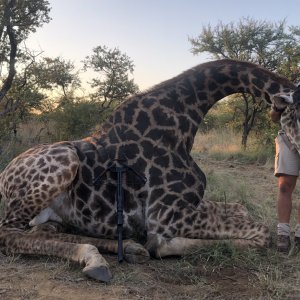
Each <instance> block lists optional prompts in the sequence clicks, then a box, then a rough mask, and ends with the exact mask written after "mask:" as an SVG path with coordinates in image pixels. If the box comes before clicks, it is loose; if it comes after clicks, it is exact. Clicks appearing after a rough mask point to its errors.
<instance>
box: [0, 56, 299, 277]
mask: <svg viewBox="0 0 300 300" xmlns="http://www.w3.org/2000/svg"><path fill="white" fill-rule="evenodd" d="M294 88H295V87H294V85H293V84H291V83H290V82H289V81H288V80H286V79H285V78H283V77H280V76H278V75H275V74H274V73H271V72H269V71H267V70H265V69H263V68H260V67H258V66H256V65H253V64H250V63H246V62H238V61H232V60H221V61H214V62H210V63H206V64H202V65H199V66H197V67H195V68H193V69H190V70H188V71H186V72H185V73H183V74H181V75H179V76H177V77H175V78H173V79H171V80H168V81H166V82H163V83H161V84H159V85H157V86H155V87H154V88H152V89H150V90H149V91H146V92H144V93H141V94H137V95H134V96H132V97H130V98H129V99H128V100H127V101H126V102H125V103H123V104H122V105H121V106H120V107H119V108H118V109H117V110H116V111H115V112H114V113H113V114H112V116H111V117H110V118H109V119H108V121H107V122H106V123H105V124H104V125H103V127H102V129H101V132H99V133H97V134H95V135H93V136H91V137H89V138H86V139H83V140H79V141H73V142H60V143H54V144H51V145H41V146H37V147H34V148H32V149H29V150H28V151H26V152H24V153H23V154H21V155H20V156H18V157H17V158H15V159H14V160H13V161H12V162H11V163H10V164H9V165H8V166H7V167H6V169H4V171H3V172H2V173H1V174H0V193H1V194H2V200H3V202H4V207H5V216H4V219H3V220H2V222H1V225H0V246H1V247H2V248H4V249H6V251H7V252H14V253H25V254H26V253H29V254H50V255H57V256H62V257H66V258H69V259H72V260H74V261H78V262H83V263H85V264H86V268H85V269H84V271H85V273H86V274H87V275H89V276H91V277H93V278H96V279H99V280H103V281H108V280H109V278H110V277H111V274H110V272H109V269H108V265H107V263H106V262H105V260H104V259H103V258H102V256H101V255H100V254H99V252H98V251H96V250H95V249H96V248H95V247H97V248H98V250H99V251H100V252H101V251H110V252H114V253H116V252H117V242H116V240H115V239H116V235H117V231H116V229H117V227H116V203H115V201H116V200H115V194H116V175H115V174H113V173H111V172H109V171H108V172H105V170H106V169H107V168H108V167H109V165H110V164H111V163H112V162H114V163H116V164H117V165H122V163H124V162H125V163H126V165H128V166H130V167H131V168H132V170H134V172H136V173H137V174H142V175H143V176H144V177H145V178H146V179H147V180H146V183H144V182H142V181H141V180H139V178H138V177H137V176H136V175H135V174H133V172H130V171H129V172H127V173H126V175H125V179H124V183H123V186H124V195H125V203H124V235H125V237H126V239H134V240H136V241H139V242H141V243H143V244H144V247H143V246H141V245H140V244H137V243H135V242H133V241H131V240H126V241H125V242H124V243H125V247H124V254H125V258H126V259H127V260H128V261H131V262H141V261H144V260H146V259H148V258H149V252H150V254H151V255H153V256H156V257H160V256H168V255H182V254H184V253H185V252H186V251H188V250H189V249H191V248H192V247H195V246H197V247H201V246H206V245H209V244H212V243H216V242H218V241H220V240H232V241H233V243H234V244H236V245H237V246H241V247H245V246H255V247H266V246H268V245H269V243H270V234H269V231H268V229H267V228H266V227H265V226H264V225H262V224H258V223H255V222H253V221H252V220H251V219H250V217H249V216H248V214H247V213H246V210H245V208H244V207H242V206H241V205H239V204H234V203H232V204H227V205H226V207H225V206H224V204H222V203H216V202H210V201H208V200H205V199H203V194H204V190H205V184H206V179H205V175H204V173H203V172H202V171H201V169H200V168H199V167H198V165H197V164H196V163H195V162H194V160H193V159H192V157H191V155H190V152H191V149H192V146H193V141H194V136H195V134H196V132H197V129H198V126H199V124H200V123H201V120H202V119H203V117H204V116H205V114H206V113H207V112H208V110H209V109H210V108H211V107H212V106H213V105H214V104H215V103H216V102H217V101H219V100H220V99H222V98H224V97H225V96H227V95H230V94H233V93H239V92H247V93H252V94H254V95H256V96H257V97H263V98H265V100H266V102H268V103H269V104H271V102H272V97H273V96H274V95H275V94H278V93H289V92H291V91H293V89H294ZM47 221H55V222H56V223H55V226H54V225H53V224H52V223H51V222H49V224H50V225H51V226H52V225H53V227H51V226H50V227H51V228H52V229H50V230H48V227H47V223H45V222H47ZM42 223H45V224H42ZM58 223H61V224H62V225H63V226H62V227H60V229H58V227H59V226H58ZM29 224H30V225H31V226H35V227H33V229H28V227H29ZM45 226H46V227H45ZM45 228H47V230H48V231H47V230H45ZM61 228H63V229H64V231H65V230H66V228H67V229H68V230H71V231H72V232H74V231H75V232H76V235H71V234H66V233H64V232H59V230H61ZM87 245H88V246H87Z"/></svg>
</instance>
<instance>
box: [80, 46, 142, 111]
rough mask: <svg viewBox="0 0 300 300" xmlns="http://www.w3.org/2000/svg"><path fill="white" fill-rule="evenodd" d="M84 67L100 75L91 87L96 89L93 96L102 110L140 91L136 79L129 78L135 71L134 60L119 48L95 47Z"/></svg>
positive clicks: (93, 80) (86, 59)
mask: <svg viewBox="0 0 300 300" xmlns="http://www.w3.org/2000/svg"><path fill="white" fill-rule="evenodd" d="M84 69H85V70H88V69H91V70H93V71H94V72H96V73H98V77H96V78H93V79H92V82H91V87H92V88H94V89H95V92H94V93H92V94H91V98H92V100H93V101H97V102H99V103H101V112H104V111H107V110H111V109H112V108H114V107H115V106H116V105H117V104H120V103H121V102H122V101H124V99H125V98H126V97H127V96H128V95H130V94H133V93H136V92H137V91H138V86H137V85H136V84H135V83H134V80H133V79H130V78H129V75H130V74H132V73H133V71H134V64H133V61H132V60H131V59H130V58H129V57H128V56H127V55H126V54H124V53H122V52H121V51H120V50H119V49H118V48H113V49H109V48H108V47H106V46H98V47H96V48H94V49H93V54H92V55H91V56H87V57H86V58H85V60H84Z"/></svg>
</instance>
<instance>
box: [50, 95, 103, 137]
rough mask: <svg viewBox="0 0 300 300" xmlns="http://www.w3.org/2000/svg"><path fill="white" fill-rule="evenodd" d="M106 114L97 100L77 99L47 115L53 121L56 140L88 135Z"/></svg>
mask: <svg viewBox="0 0 300 300" xmlns="http://www.w3.org/2000/svg"><path fill="white" fill-rule="evenodd" d="M105 118H106V115H105V114H103V113H102V111H101V106H100V105H99V103H97V102H91V101H86V100H79V101H76V102H69V103H65V104H64V105H63V106H60V107H59V108H58V109H57V110H55V111H54V112H53V113H51V114H50V115H49V119H50V120H52V121H54V125H53V126H54V135H55V139H56V140H70V139H79V138H83V137H86V136H88V135H90V134H91V133H92V132H93V131H95V127H96V125H98V124H101V123H102V122H103V121H104V119H105Z"/></svg>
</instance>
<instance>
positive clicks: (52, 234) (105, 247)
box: [30, 222, 150, 263]
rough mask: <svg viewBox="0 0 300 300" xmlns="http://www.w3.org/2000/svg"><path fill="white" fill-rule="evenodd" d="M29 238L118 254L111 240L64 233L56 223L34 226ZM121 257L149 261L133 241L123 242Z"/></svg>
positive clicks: (127, 259)
mask: <svg viewBox="0 0 300 300" xmlns="http://www.w3.org/2000/svg"><path fill="white" fill-rule="evenodd" d="M30 235H31V237H33V236H35V237H37V238H42V239H53V240H57V241H63V242H67V243H76V244H90V245H93V246H95V247H96V248H97V249H98V251H99V252H100V253H113V254H117V253H118V242H117V241H116V240H111V239H102V238H94V237H87V236H82V235H77V234H68V233H65V232H64V227H63V226H62V225H61V224H59V223H56V222H47V223H44V224H40V225H36V226H34V227H32V229H31V230H30ZM123 255H124V258H125V260H126V261H127V262H129V263H145V262H146V261H148V260H149V259H150V254H149V252H148V251H147V250H146V249H145V248H144V247H143V246H142V245H141V244H139V243H136V242H135V241H133V240H123Z"/></svg>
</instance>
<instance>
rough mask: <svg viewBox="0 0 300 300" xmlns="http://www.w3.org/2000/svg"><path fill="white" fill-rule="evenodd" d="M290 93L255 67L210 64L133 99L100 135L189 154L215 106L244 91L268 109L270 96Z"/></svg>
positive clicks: (279, 80)
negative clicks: (146, 143)
mask: <svg viewBox="0 0 300 300" xmlns="http://www.w3.org/2000/svg"><path fill="white" fill-rule="evenodd" d="M294 88H295V86H294V85H293V84H292V83H291V82H289V81H288V80H287V79H286V78H284V77H281V76H279V75H276V74H274V73H272V72H270V71H268V70H266V69H264V68H262V67H259V66H257V65H254V64H251V63H247V62H240V61H233V60H219V61H213V62H209V63H205V64H201V65H198V66H197V67H195V68H192V69H190V70H188V71H186V72H184V73H182V74H181V75H179V76H177V77H175V78H173V79H170V80H167V81H165V82H163V83H161V84H159V85H157V86H154V87H153V88H152V89H150V90H148V91H146V92H144V93H141V94H138V95H135V96H132V97H131V98H129V99H128V100H127V101H126V102H125V103H124V104H123V105H121V106H120V107H119V109H117V110H116V111H115V112H114V114H113V115H112V116H111V118H110V119H109V121H108V122H107V123H105V124H104V126H103V130H104V132H107V135H108V139H107V138H106V140H107V141H109V142H110V143H112V144H113V143H118V142H122V143H124V142H126V141H127V142H128V141H132V140H134V141H138V140H141V138H147V139H149V140H152V141H154V142H157V143H158V142H159V143H162V144H164V145H165V147H169V148H173V149H176V148H178V147H181V148H182V147H184V148H185V149H186V151H187V152H188V153H189V152H190V150H191V148H192V145H193V141H194V136H195V134H196V132H197V129H198V126H199V124H200V123H201V121H202V119H203V118H204V116H205V114H206V113H207V112H208V110H209V109H210V108H211V107H212V106H213V105H214V104H215V103H216V102H217V101H219V100H221V99H223V98H224V97H226V96H228V95H231V94H234V93H242V92H245V93H251V94H253V95H255V96H256V97H260V98H263V99H264V100H265V101H266V102H267V103H269V104H271V99H272V96H273V95H274V94H277V93H280V92H289V91H291V90H293V89H294ZM107 135H105V136H106V137H107ZM98 138H99V139H101V140H104V139H103V138H101V136H99V135H98ZM182 142H183V143H182ZM182 145H184V146H182Z"/></svg>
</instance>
